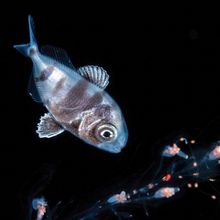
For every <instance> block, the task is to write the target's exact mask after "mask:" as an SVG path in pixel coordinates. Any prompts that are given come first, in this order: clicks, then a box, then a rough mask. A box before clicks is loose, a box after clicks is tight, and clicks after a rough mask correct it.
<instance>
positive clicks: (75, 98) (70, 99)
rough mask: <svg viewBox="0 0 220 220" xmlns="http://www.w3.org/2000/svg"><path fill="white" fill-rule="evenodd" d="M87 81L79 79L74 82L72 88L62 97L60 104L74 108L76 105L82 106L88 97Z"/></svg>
mask: <svg viewBox="0 0 220 220" xmlns="http://www.w3.org/2000/svg"><path fill="white" fill-rule="evenodd" d="M88 85H89V83H88V81H86V80H85V79H81V80H80V81H79V82H78V83H76V85H75V86H73V88H71V89H70V91H69V92H68V93H67V94H66V97H65V98H64V99H63V101H62V103H61V105H62V106H65V107H66V108H76V107H77V106H82V105H84V103H85V102H86V101H87V99H88V95H87V92H86V91H87V89H88Z"/></svg>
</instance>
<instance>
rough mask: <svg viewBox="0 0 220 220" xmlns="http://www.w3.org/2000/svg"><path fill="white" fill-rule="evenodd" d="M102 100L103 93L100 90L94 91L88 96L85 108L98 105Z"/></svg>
mask: <svg viewBox="0 0 220 220" xmlns="http://www.w3.org/2000/svg"><path fill="white" fill-rule="evenodd" d="M102 100H103V93H102V92H96V93H95V94H94V95H93V96H91V97H90V98H88V102H87V103H86V106H85V109H84V110H88V109H90V108H93V107H96V106H98V105H99V104H100V103H101V102H102Z"/></svg>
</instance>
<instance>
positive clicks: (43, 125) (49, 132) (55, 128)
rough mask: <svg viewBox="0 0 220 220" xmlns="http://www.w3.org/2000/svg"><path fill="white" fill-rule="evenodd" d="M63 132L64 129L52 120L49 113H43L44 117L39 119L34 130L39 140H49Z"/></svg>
mask: <svg viewBox="0 0 220 220" xmlns="http://www.w3.org/2000/svg"><path fill="white" fill-rule="evenodd" d="M63 131H64V129H63V128H62V127H61V126H60V125H59V124H58V123H57V122H56V121H55V120H54V118H53V116H52V115H51V114H50V113H45V114H44V116H42V117H41V118H40V122H39V123H38V125H37V130H36V132H37V133H38V135H39V138H51V137H54V136H56V135H58V134H60V133H62V132H63Z"/></svg>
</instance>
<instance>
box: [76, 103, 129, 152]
mask: <svg viewBox="0 0 220 220" xmlns="http://www.w3.org/2000/svg"><path fill="white" fill-rule="evenodd" d="M78 134H79V137H80V138H81V139H83V140H84V141H85V142H87V143H88V144H90V145H93V146H95V147H97V148H99V149H101V150H104V151H107V152H110V153H120V152H121V150H122V149H123V148H124V147H125V145H126V143H127V140H128V130H127V126H126V123H125V120H124V117H123V115H122V113H121V111H120V109H119V108H118V107H111V106H109V105H101V106H99V107H96V108H93V109H92V110H90V111H89V112H87V113H86V114H85V115H84V117H83V120H82V122H81V125H80V126H79V133H78Z"/></svg>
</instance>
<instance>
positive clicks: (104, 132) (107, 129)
mask: <svg viewBox="0 0 220 220" xmlns="http://www.w3.org/2000/svg"><path fill="white" fill-rule="evenodd" d="M96 136H97V138H98V139H99V140H100V141H112V140H114V139H115V138H116V137H117V130H116V128H115V126H113V125H111V124H105V125H101V126H99V127H98V128H97V131H96Z"/></svg>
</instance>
